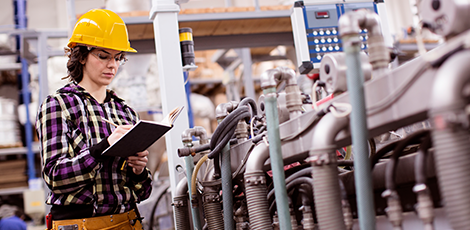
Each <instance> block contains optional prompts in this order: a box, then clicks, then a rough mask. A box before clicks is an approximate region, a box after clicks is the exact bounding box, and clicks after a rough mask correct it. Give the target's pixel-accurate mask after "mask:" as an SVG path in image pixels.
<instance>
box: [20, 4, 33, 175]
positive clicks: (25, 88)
mask: <svg viewBox="0 0 470 230" xmlns="http://www.w3.org/2000/svg"><path fill="white" fill-rule="evenodd" d="M16 10H17V12H16V17H17V18H16V20H17V26H18V27H17V28H18V29H20V30H26V1H25V0H16ZM19 40H20V44H21V45H20V48H21V49H24V47H25V44H24V43H25V42H26V41H25V40H24V38H23V35H21V36H20V39H19ZM23 51H24V50H23ZM21 53H23V52H21ZM30 95H31V91H30V90H29V72H28V61H27V60H26V59H25V58H24V57H21V96H22V99H23V104H24V105H25V112H26V122H25V125H24V129H25V139H26V148H27V162H28V180H32V179H35V178H36V168H35V163H34V152H33V150H32V143H33V131H32V127H33V126H32V125H31V121H30V120H29V113H30V111H29V104H30V98H29V97H30Z"/></svg>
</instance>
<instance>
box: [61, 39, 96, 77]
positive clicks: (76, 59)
mask: <svg viewBox="0 0 470 230" xmlns="http://www.w3.org/2000/svg"><path fill="white" fill-rule="evenodd" d="M90 51H91V49H90V50H89V49H88V47H86V46H75V47H73V48H68V47H66V48H65V53H66V55H67V56H68V57H69V60H68V61H67V74H68V75H67V77H65V78H63V79H67V78H68V79H69V81H75V82H77V83H80V82H81V81H82V79H83V66H84V64H82V62H83V61H84V60H86V58H87V57H88V54H89V53H90Z"/></svg>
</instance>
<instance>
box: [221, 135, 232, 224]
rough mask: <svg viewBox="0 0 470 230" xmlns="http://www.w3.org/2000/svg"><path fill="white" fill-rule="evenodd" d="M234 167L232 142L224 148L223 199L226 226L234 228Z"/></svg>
mask: <svg viewBox="0 0 470 230" xmlns="http://www.w3.org/2000/svg"><path fill="white" fill-rule="evenodd" d="M232 191H233V186H232V167H231V162H230V142H229V143H227V144H226V145H225V147H224V148H223V149H222V201H223V203H222V204H223V208H224V228H225V229H226V230H231V229H234V227H235V220H234V219H233V193H232Z"/></svg>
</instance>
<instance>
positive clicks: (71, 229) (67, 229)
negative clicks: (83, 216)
mask: <svg viewBox="0 0 470 230" xmlns="http://www.w3.org/2000/svg"><path fill="white" fill-rule="evenodd" d="M58 229H59V230H78V224H71V225H60V226H58Z"/></svg>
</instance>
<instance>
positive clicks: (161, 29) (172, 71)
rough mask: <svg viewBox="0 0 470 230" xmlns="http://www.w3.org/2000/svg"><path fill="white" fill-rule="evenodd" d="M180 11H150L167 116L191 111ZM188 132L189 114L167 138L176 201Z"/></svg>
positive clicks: (155, 5)
mask: <svg viewBox="0 0 470 230" xmlns="http://www.w3.org/2000/svg"><path fill="white" fill-rule="evenodd" d="M179 11H180V7H179V6H178V5H177V4H176V3H175V2H174V1H173V0H153V1H152V9H151V10H150V19H151V20H153V26H154V33H155V48H156V54H157V64H158V77H159V80H160V89H161V96H162V107H163V113H164V114H167V113H168V112H169V111H171V110H172V109H173V108H175V107H177V106H181V105H185V106H186V108H187V103H186V102H187V99H186V95H185V90H184V77H183V69H182V67H183V64H182V60H181V48H180V42H179V31H178V12H179ZM188 128H189V127H188V114H187V113H181V114H180V116H179V117H178V120H176V122H175V124H174V126H173V129H172V130H171V131H170V132H168V133H167V134H166V136H165V139H166V149H167V153H168V168H169V174H170V187H171V195H172V197H175V191H176V185H177V184H178V181H179V180H180V178H179V176H178V174H177V171H176V168H177V166H183V165H184V162H183V159H181V158H179V157H178V155H177V154H176V150H177V149H178V147H182V143H181V133H183V132H184V131H185V130H186V129H188ZM175 226H176V224H175Z"/></svg>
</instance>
